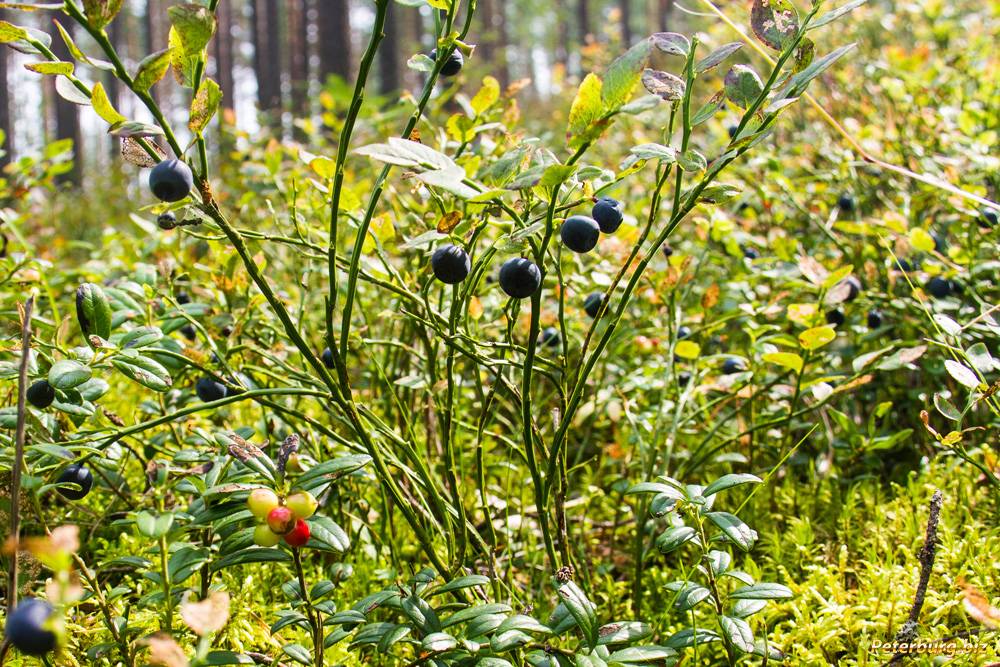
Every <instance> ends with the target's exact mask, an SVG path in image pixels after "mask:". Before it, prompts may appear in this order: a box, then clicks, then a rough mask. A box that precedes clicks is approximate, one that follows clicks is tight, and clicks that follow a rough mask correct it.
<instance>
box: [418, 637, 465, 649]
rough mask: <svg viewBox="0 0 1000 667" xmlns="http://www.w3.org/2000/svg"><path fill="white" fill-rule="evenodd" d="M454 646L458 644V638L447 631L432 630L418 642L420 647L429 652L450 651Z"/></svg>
mask: <svg viewBox="0 0 1000 667" xmlns="http://www.w3.org/2000/svg"><path fill="white" fill-rule="evenodd" d="M456 646H458V640H457V639H455V638H454V637H452V636H451V635H449V634H448V633H447V632H432V633H431V634H429V635H427V636H426V637H424V640H423V641H422V642H421V643H420V648H422V649H423V650H424V651H427V652H429V653H441V652H443V651H450V650H451V649H453V648H455V647H456Z"/></svg>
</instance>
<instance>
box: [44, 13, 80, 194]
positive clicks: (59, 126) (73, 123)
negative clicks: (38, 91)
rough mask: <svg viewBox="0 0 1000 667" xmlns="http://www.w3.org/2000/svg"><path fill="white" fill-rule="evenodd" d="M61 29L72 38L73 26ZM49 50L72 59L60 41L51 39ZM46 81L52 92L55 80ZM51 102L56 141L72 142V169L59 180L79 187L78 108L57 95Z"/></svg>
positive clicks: (68, 24) (60, 57)
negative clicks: (54, 120)
mask: <svg viewBox="0 0 1000 667" xmlns="http://www.w3.org/2000/svg"><path fill="white" fill-rule="evenodd" d="M63 27H64V28H65V29H66V32H67V33H69V35H70V36H71V37H72V36H73V24H72V23H69V22H67V23H66V25H64V26H63ZM51 49H52V53H54V54H55V56H56V57H57V58H58V59H59V60H66V61H70V60H72V59H73V56H71V55H70V53H69V48H67V46H66V43H65V42H63V40H62V39H59V38H57V39H53V40H52V46H51ZM46 79H48V81H49V85H51V86H52V88H53V92H54V89H55V78H54V77H46ZM52 100H53V104H54V105H55V112H56V139H58V140H62V139H71V140H72V141H73V168H72V169H71V170H70V171H68V172H67V173H66V174H64V175H63V176H61V177H60V178H59V180H60V181H63V182H68V183H72V184H73V185H79V184H80V174H82V173H83V138H82V136H81V134H80V113H79V107H78V106H77V105H75V104H73V103H72V102H70V101H68V100H64V99H63V98H62V96H60V95H58V94H56V95H53V96H52Z"/></svg>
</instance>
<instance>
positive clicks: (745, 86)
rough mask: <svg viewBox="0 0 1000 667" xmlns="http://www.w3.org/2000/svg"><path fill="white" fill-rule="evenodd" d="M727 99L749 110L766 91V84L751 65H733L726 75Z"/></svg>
mask: <svg viewBox="0 0 1000 667" xmlns="http://www.w3.org/2000/svg"><path fill="white" fill-rule="evenodd" d="M725 83H726V97H727V98H729V101H730V102H732V103H733V104H735V105H736V106H738V107H740V108H741V109H748V108H750V105H751V104H753V103H754V100H756V99H757V98H758V97H759V96H760V94H761V92H763V90H764V82H763V81H761V79H760V76H758V74H757V72H755V71H754V69H753V68H752V67H750V66H749V65H733V67H732V68H731V69H730V70H729V72H727V73H726V80H725Z"/></svg>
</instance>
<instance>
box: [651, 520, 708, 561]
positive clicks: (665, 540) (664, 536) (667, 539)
mask: <svg viewBox="0 0 1000 667" xmlns="http://www.w3.org/2000/svg"><path fill="white" fill-rule="evenodd" d="M697 537H698V531H696V530H695V529H694V528H692V527H691V526H671V527H670V528H667V529H666V530H665V531H663V533H661V534H660V536H659V537H657V538H656V548H657V549H659V551H660V553H663V554H666V553H670V552H671V551H674V550H676V549H679V548H680V547H682V546H683V545H685V544H687V543H688V542H690V541H691V540H693V539H696V538H697Z"/></svg>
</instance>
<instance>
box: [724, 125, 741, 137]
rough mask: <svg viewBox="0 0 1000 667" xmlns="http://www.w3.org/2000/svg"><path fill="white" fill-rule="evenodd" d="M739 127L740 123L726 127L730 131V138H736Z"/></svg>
mask: <svg viewBox="0 0 1000 667" xmlns="http://www.w3.org/2000/svg"><path fill="white" fill-rule="evenodd" d="M739 129H740V128H739V126H738V125H730V126H729V127H727V128H726V132H728V133H729V138H730V139H735V138H736V131H737V130H739Z"/></svg>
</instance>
